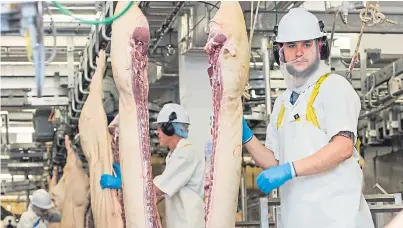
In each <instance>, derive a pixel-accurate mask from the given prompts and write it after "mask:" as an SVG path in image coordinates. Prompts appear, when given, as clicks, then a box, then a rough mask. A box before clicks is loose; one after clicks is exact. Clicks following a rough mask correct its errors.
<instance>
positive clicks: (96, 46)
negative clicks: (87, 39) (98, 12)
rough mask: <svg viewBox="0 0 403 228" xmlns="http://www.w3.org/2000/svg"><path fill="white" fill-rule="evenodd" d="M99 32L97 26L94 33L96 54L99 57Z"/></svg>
mask: <svg viewBox="0 0 403 228" xmlns="http://www.w3.org/2000/svg"><path fill="white" fill-rule="evenodd" d="M98 32H99V25H95V32H94V40H95V43H94V46H95V53H96V54H97V55H98V52H99V39H98Z"/></svg>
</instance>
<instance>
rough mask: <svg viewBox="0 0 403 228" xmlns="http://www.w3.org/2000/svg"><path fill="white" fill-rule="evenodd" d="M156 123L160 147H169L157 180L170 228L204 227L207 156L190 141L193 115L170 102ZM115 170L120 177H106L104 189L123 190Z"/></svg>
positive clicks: (160, 113) (116, 168)
mask: <svg viewBox="0 0 403 228" xmlns="http://www.w3.org/2000/svg"><path fill="white" fill-rule="evenodd" d="M156 124H158V130H157V134H158V138H159V141H160V146H166V147H168V148H169V153H168V155H167V157H166V167H165V170H164V172H163V173H162V174H161V175H159V176H156V177H155V178H154V181H153V182H154V186H155V189H156V191H157V192H156V193H157V197H158V198H159V200H160V199H163V198H164V199H165V214H166V223H167V228H189V227H192V228H204V202H203V197H204V169H205V157H204V153H203V151H200V152H198V151H197V150H195V148H194V146H193V145H192V143H191V142H190V141H189V140H187V138H188V128H189V124H190V119H189V116H188V114H187V112H186V110H185V109H184V108H183V107H182V106H180V105H178V104H173V103H169V104H165V105H164V107H162V109H161V111H160V112H159V114H158V117H157V122H156ZM114 168H115V171H116V173H117V176H116V177H115V176H111V175H108V174H104V175H102V177H101V181H100V185H101V187H102V188H113V189H120V188H121V177H120V167H119V165H117V164H114Z"/></svg>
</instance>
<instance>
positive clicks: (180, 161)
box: [153, 151, 197, 197]
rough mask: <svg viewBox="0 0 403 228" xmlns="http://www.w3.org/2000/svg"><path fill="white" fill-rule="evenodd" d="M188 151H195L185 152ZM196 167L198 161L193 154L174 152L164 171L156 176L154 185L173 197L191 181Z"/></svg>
mask: <svg viewBox="0 0 403 228" xmlns="http://www.w3.org/2000/svg"><path fill="white" fill-rule="evenodd" d="M186 153H193V151H186V152H184V154H186ZM196 167H197V163H195V159H194V155H193V154H187V155H175V154H173V155H172V157H171V158H170V161H169V164H167V166H166V168H165V170H164V172H163V173H162V174H161V175H159V176H157V177H155V178H154V181H153V182H154V185H155V186H156V187H157V188H159V189H160V190H161V191H162V192H164V193H165V194H167V195H168V196H169V197H172V196H173V195H175V194H176V193H177V192H178V191H179V190H180V189H181V188H183V187H184V186H185V185H186V184H187V183H188V182H189V180H190V178H191V177H192V175H193V172H194V171H195V169H196Z"/></svg>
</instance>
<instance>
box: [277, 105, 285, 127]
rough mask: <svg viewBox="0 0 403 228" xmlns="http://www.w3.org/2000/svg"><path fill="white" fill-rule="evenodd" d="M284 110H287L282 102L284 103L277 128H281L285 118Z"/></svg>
mask: <svg viewBox="0 0 403 228" xmlns="http://www.w3.org/2000/svg"><path fill="white" fill-rule="evenodd" d="M284 111H285V108H284V104H282V105H281V109H280V112H279V114H278V119H277V129H279V128H280V126H281V123H282V122H283V119H284Z"/></svg>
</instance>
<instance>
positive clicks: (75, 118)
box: [68, 106, 80, 126]
mask: <svg viewBox="0 0 403 228" xmlns="http://www.w3.org/2000/svg"><path fill="white" fill-rule="evenodd" d="M68 113H69V117H70V119H72V120H79V119H80V118H79V117H74V116H73V115H72V110H71V106H69V111H68ZM74 126H75V125H74Z"/></svg>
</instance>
